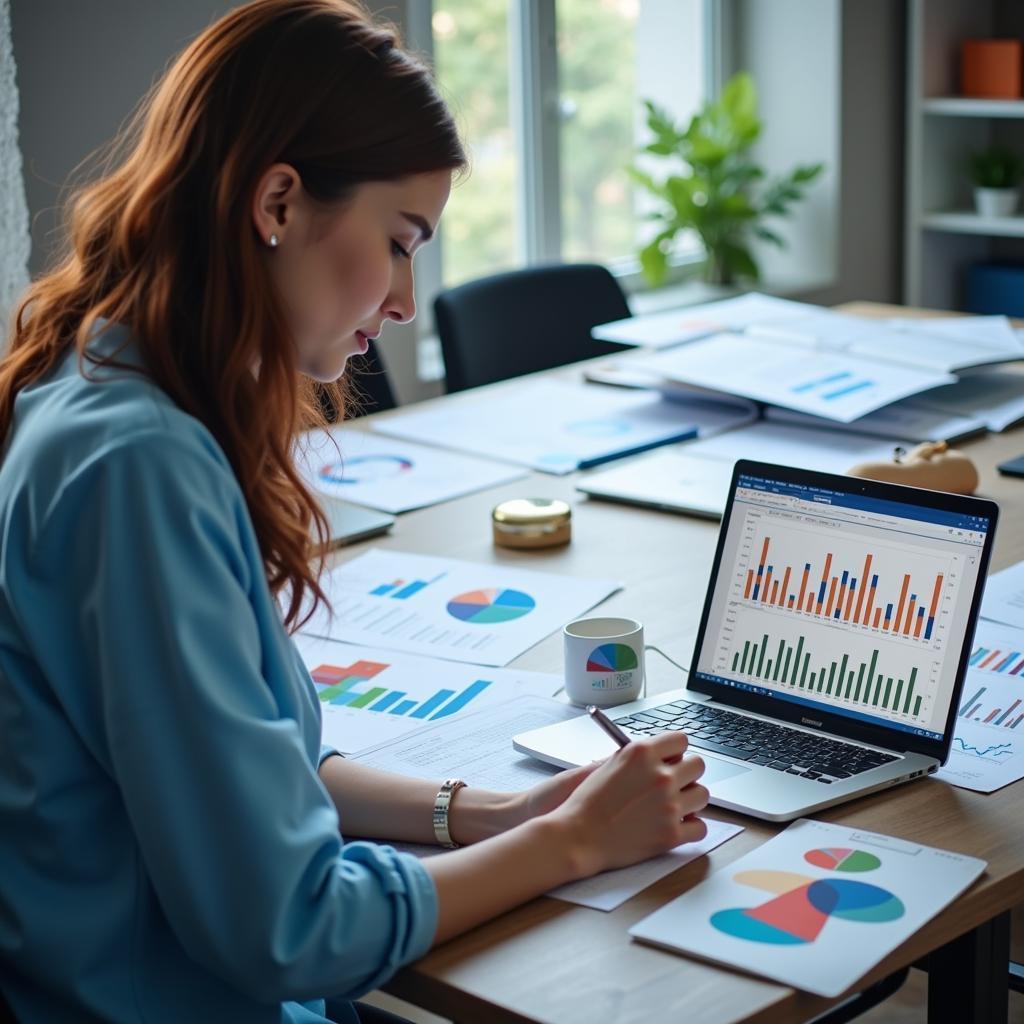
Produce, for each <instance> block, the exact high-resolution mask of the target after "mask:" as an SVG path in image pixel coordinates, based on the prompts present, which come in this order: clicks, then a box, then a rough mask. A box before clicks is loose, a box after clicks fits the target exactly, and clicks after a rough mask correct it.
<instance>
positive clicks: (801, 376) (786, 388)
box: [647, 334, 956, 423]
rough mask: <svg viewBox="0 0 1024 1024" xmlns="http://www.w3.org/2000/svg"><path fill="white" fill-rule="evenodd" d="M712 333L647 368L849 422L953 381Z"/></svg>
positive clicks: (765, 339) (776, 340)
mask: <svg viewBox="0 0 1024 1024" xmlns="http://www.w3.org/2000/svg"><path fill="white" fill-rule="evenodd" d="M786 337H787V339H788V340H786V341H783V340H782V339H781V337H775V336H773V337H772V338H768V337H763V336H762V337H751V336H748V335H742V336H741V335H736V334H716V335H713V336H712V337H710V338H704V339H703V340H701V341H695V342H692V343H691V344H689V345H684V346H683V347H681V348H676V349H669V350H668V351H666V352H662V353H660V354H659V355H658V356H656V357H654V358H653V359H652V360H650V361H649V362H648V363H647V366H648V367H654V368H657V369H658V370H660V371H661V372H662V373H664V375H665V377H666V378H667V379H669V380H678V381H682V382H683V383H684V384H693V385H696V386H698V387H703V388H710V389H712V390H715V391H722V392H725V393H726V394H736V395H742V396H743V397H745V398H753V399H755V400H757V401H761V402H767V403H769V404H770V405H780V406H784V407H786V408H789V409H798V410H799V411H801V412H807V413H811V414H812V415H815V416H822V417H825V418H826V419H833V420H838V421H840V422H842V423H849V422H850V421H851V420H855V419H857V418H859V417H861V416H864V415H866V414H867V413H869V412H874V410H875V409H880V408H882V406H885V405H890V404H891V403H893V402H897V401H899V400H900V399H901V398H907V397H908V396H910V395H914V394H918V393H920V392H922V391H926V390H928V389H930V388H935V387H938V386H939V385H941V384H948V383H953V382H954V381H955V379H956V378H955V377H953V376H952V374H949V373H945V372H941V371H937V370H929V369H923V368H918V367H913V366H905V365H896V364H893V363H883V362H881V361H880V360H879V359H878V358H877V357H872V358H862V357H858V356H851V355H847V354H845V353H843V352H827V351H821V350H819V349H817V348H815V347H814V346H813V345H808V346H804V345H802V344H799V343H794V342H793V339H792V337H790V336H789V335H787V336H786Z"/></svg>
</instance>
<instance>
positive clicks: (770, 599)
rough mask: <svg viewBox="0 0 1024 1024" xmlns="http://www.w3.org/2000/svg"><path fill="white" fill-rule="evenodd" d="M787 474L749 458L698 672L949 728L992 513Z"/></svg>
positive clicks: (788, 697)
mask: <svg viewBox="0 0 1024 1024" xmlns="http://www.w3.org/2000/svg"><path fill="white" fill-rule="evenodd" d="M769 468H770V467H767V466H766V467H763V470H768V469H769ZM785 475H786V477H787V479H772V478H771V477H769V476H767V475H755V474H753V473H751V474H747V473H745V472H743V468H742V464H741V468H740V470H739V472H738V474H737V476H736V478H735V485H734V493H733V496H732V505H731V514H730V515H728V520H727V524H726V526H725V529H726V534H725V536H724V538H723V539H722V541H721V544H722V547H721V558H720V561H719V564H718V574H717V580H716V581H714V582H713V586H712V593H711V596H710V602H709V606H708V609H707V611H706V621H705V629H704V630H703V632H702V638H703V643H702V644H701V647H700V652H699V654H698V658H697V665H696V670H697V671H696V679H697V680H698V681H700V682H701V683H703V684H707V683H712V684H720V685H723V686H727V687H731V688H735V689H737V690H740V691H747V692H748V693H750V694H756V695H758V696H761V697H771V698H778V699H779V700H781V701H787V702H791V703H792V704H794V705H802V706H804V707H806V708H807V709H808V711H809V712H810V713H812V714H813V713H814V712H824V711H827V712H831V713H833V714H837V715H842V716H846V717H848V718H849V719H851V720H855V721H857V722H859V723H861V724H864V725H871V726H875V727H878V726H881V727H884V728H887V729H893V730H901V731H903V732H906V733H912V734H913V735H915V736H917V737H921V738H922V739H924V740H942V738H943V734H944V730H945V728H946V723H947V721H948V719H949V712H950V704H951V702H952V701H953V699H954V697H955V696H956V694H957V692H958V685H957V684H958V672H959V665H960V662H961V656H962V654H963V647H964V643H965V639H966V633H967V629H968V626H969V625H970V624H971V610H972V606H973V603H974V597H975V590H976V588H977V584H978V580H979V574H980V572H981V571H982V567H983V565H984V563H985V561H986V558H985V557H983V554H984V553H985V542H986V536H987V534H988V531H989V530H990V529H991V528H992V527H993V525H994V523H993V522H992V521H990V519H989V517H988V516H985V515H967V514H962V513H961V512H957V511H949V510H946V509H942V508H934V507H932V508H929V507H925V506H923V505H917V504H909V503H905V502H902V501H892V500H887V499H882V498H879V497H871V496H869V495H868V494H866V493H865V492H864V490H865V489H864V488H863V487H859V486H857V485H859V484H860V483H861V481H857V482H854V481H851V486H850V489H849V490H848V491H844V490H841V489H839V490H837V489H833V488H835V487H842V485H843V478H842V477H827V478H824V479H826V480H827V481H828V482H829V483H830V485H831V486H829V487H825V486H819V485H815V484H809V483H808V484H805V483H797V482H792V476H794V475H797V476H799V474H793V471H789V473H788V474H785ZM807 478H808V479H814V474H807ZM977 505H978V506H979V507H980V508H981V509H984V508H985V503H982V502H978V503H977ZM968 507H970V506H968ZM972 511H973V509H972ZM787 717H789V716H787ZM816 724H820V723H816ZM851 724H852V722H851Z"/></svg>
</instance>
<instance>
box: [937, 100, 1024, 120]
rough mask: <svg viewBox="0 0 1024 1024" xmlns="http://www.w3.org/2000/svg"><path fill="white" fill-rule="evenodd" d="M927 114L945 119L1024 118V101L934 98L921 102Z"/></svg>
mask: <svg viewBox="0 0 1024 1024" xmlns="http://www.w3.org/2000/svg"><path fill="white" fill-rule="evenodd" d="M921 109H922V110H923V111H924V112H925V113H926V114H938V115H942V116H945V117H1019V118H1024V100H980V99H969V98H967V97H964V96H933V97H931V98H929V99H924V100H922V101H921Z"/></svg>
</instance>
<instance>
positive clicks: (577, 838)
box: [550, 732, 708, 878]
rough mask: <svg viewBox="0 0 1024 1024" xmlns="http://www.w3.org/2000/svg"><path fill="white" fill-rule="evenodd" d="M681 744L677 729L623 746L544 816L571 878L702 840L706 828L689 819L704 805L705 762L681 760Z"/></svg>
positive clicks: (684, 742)
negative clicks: (563, 850)
mask: <svg viewBox="0 0 1024 1024" xmlns="http://www.w3.org/2000/svg"><path fill="white" fill-rule="evenodd" d="M686 747H687V740H686V737H685V736H684V735H683V734H682V733H680V732H668V733H663V734H662V735H660V736H654V737H648V738H645V739H642V740H638V741H635V742H632V743H629V744H628V745H627V746H625V747H623V748H622V749H620V750H618V751H617V752H616V753H614V754H613V755H612V756H611V757H609V758H608V759H607V760H606V761H604V762H603V763H602V764H601V765H600V766H599V767H598V768H597V769H596V770H595V771H593V772H592V773H591V774H590V776H589V777H588V778H586V779H585V780H584V781H583V782H582V783H580V785H579V786H578V787H577V788H576V789H575V790H574V791H573V792H572V794H571V795H570V796H569V797H568V799H566V801H565V802H564V803H563V804H562V805H561V806H560V807H558V808H556V809H555V810H554V811H551V812H550V814H551V817H552V818H554V819H556V820H557V821H558V823H559V825H560V826H561V827H562V828H563V829H564V835H565V840H566V843H567V845H568V854H569V859H570V864H571V868H570V870H571V871H572V874H573V875H575V876H576V877H579V878H585V877H588V876H589V875H593V874H596V873H597V872H599V871H607V870H608V869H610V868H620V867H625V866H626V865H628V864H634V863H637V862H638V861H642V860H647V859H648V858H649V857H654V856H656V855H657V854H660V853H664V852H665V851H666V850H671V849H672V848H673V847H676V846H679V845H680V844H681V843H693V842H697V841H698V840H700V839H703V838H704V836H705V835H706V834H707V827H706V826H705V824H704V822H703V821H701V820H700V818H697V817H694V815H696V814H697V813H698V812H699V811H701V810H703V809H704V807H705V806H707V802H708V791H707V789H706V788H705V787H704V786H702V785H700V784H699V783H698V782H697V780H698V779H699V778H700V777H701V775H703V773H704V762H703V761H702V760H701V759H700V758H699V757H697V756H693V755H690V756H685V751H686Z"/></svg>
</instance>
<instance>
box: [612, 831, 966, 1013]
mask: <svg viewBox="0 0 1024 1024" xmlns="http://www.w3.org/2000/svg"><path fill="white" fill-rule="evenodd" d="M984 870H985V861H982V860H978V859H976V858H974V857H965V856H962V855H960V854H957V853H952V852H949V851H946V850H938V849H935V848H933V847H928V846H920V845H918V844H916V843H913V842H908V841H905V840H902V839H896V838H893V837H892V836H886V835H879V834H877V833H873V832H865V831H862V830H859V829H851V828H847V827H846V826H843V825H829V824H825V823H824V822H819V821H810V820H807V819H803V820H800V821H797V822H794V823H793V824H792V825H790V826H789V828H787V829H786V830H785V831H784V832H781V833H780V834H779V835H777V836H775V837H774V838H772V839H770V840H769V841H768V842H767V843H765V844H764V845H763V846H761V847H759V848H758V849H756V850H753V851H751V852H750V853H748V854H746V855H745V856H743V857H741V858H740V859H739V860H737V861H734V862H733V863H732V864H730V865H728V867H725V868H723V869H722V870H721V871H718V872H717V873H716V874H714V875H712V876H711V878H708V879H706V880H705V881H703V882H700V883H699V884H697V885H696V886H694V888H693V889H691V890H690V891H689V892H687V893H685V894H684V895H682V896H680V897H679V898H678V899H675V900H673V901H672V902H671V903H669V904H667V905H666V906H664V907H662V908H661V909H660V910H657V911H655V912H654V913H653V914H651V915H650V916H648V917H646V918H644V919H643V920H641V921H639V922H638V923H637V924H635V925H634V926H633V927H632V928H631V929H630V935H632V936H633V937H634V938H637V939H640V940H642V941H644V942H649V943H652V944H654V945H657V946H661V947H663V948H666V949H671V950H676V951H678V952H682V953H689V954H691V955H693V956H696V957H699V958H702V959H707V960H712V961H715V962H717V963H722V964H726V965H728V966H731V967H735V968H738V969H739V970H743V971H749V972H752V973H756V974H760V975H763V976H764V977H767V978H771V979H773V980H775V981H781V982H783V983H785V984H787V985H792V986H794V987H796V988H800V989H804V990H806V991H808V992H815V993H817V994H819V995H823V996H832V997H834V996H838V995H840V994H841V993H843V992H845V991H846V990H847V989H849V988H851V987H852V986H853V985H854V984H855V983H856V982H857V980H858V979H859V978H861V977H862V976H863V975H864V974H865V973H866V972H867V971H868V970H870V969H871V968H872V967H873V966H874V965H875V964H877V963H878V962H879V961H880V960H882V959H883V958H884V957H885V956H886V955H887V954H888V953H889V952H891V951H892V950H893V949H895V948H896V947H897V946H899V945H900V943H902V942H904V941H906V939H908V938H909V937H910V936H911V935H913V934H914V933H915V932H916V931H918V930H919V929H920V928H921V927H922V926H923V925H924V924H925V923H926V922H927V921H929V920H931V918H933V917H934V916H935V915H936V914H937V913H938V912H939V911H940V910H942V909H943V907H945V906H946V905H947V904H949V903H951V902H952V901H953V900H954V899H955V898H956V897H957V896H958V895H959V894H960V893H961V892H963V891H964V890H965V889H966V888H967V887H968V886H969V885H970V884H971V883H972V882H973V881H974V880H975V879H976V878H977V877H978V876H979V875H980V874H981V873H982V871H984Z"/></svg>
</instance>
